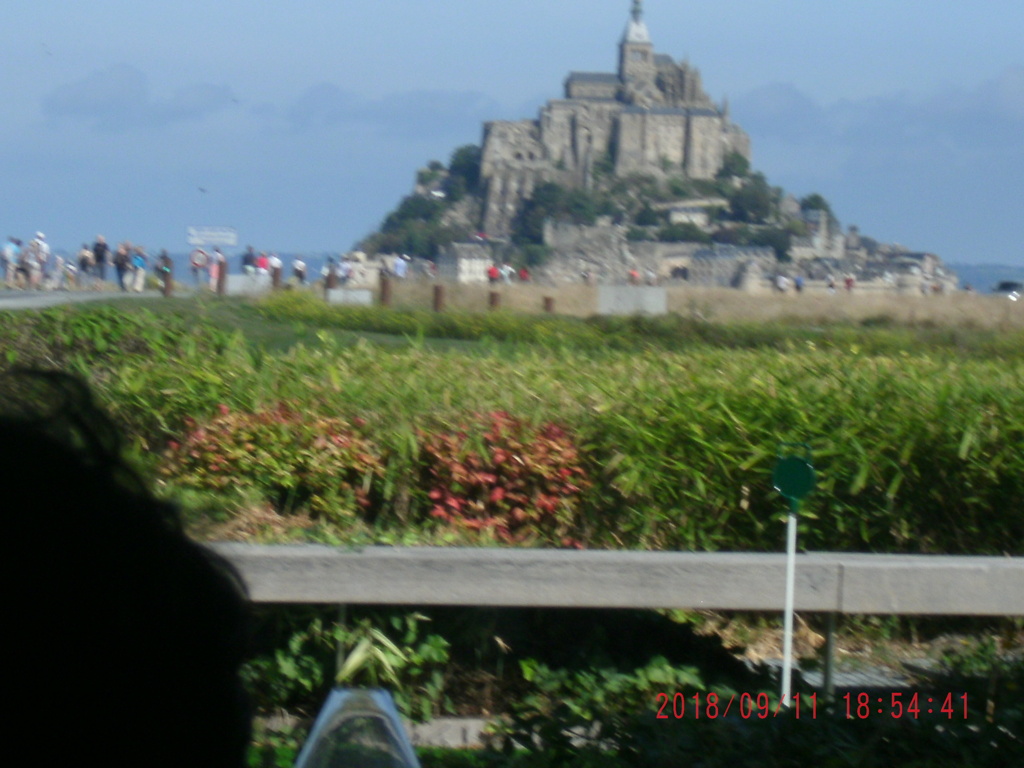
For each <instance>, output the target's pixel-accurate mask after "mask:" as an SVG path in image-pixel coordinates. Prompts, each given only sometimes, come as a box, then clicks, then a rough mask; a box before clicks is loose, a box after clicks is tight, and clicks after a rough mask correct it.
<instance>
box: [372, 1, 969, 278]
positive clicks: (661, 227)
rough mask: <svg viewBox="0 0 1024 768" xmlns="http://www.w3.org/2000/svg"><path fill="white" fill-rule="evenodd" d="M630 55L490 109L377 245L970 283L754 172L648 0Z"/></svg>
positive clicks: (545, 270)
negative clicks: (479, 129)
mask: <svg viewBox="0 0 1024 768" xmlns="http://www.w3.org/2000/svg"><path fill="white" fill-rule="evenodd" d="M615 61H616V62H617V66H616V69H615V71H613V72H579V71H574V72H570V73H569V74H568V75H567V76H566V77H565V79H564V83H563V93H562V97H561V98H557V99H551V100H549V101H547V103H546V104H544V105H543V106H542V107H541V109H540V111H539V114H538V115H537V116H536V117H535V118H530V119H522V120H516V121H507V120H501V121H491V122H487V123H485V124H484V126H483V138H482V143H481V145H480V146H475V145H470V146H466V147H460V148H459V149H457V150H456V151H455V152H454V153H453V155H452V157H451V160H450V162H449V164H448V165H447V166H446V165H444V164H443V163H440V162H437V161H434V162H432V163H431V164H430V165H429V166H428V167H426V168H424V169H421V170H420V171H419V173H418V174H417V179H416V186H415V189H414V192H413V194H412V195H410V196H409V197H407V198H405V200H403V202H402V203H401V205H400V206H399V207H398V208H397V209H396V210H395V211H393V212H392V213H391V214H389V215H388V217H387V218H386V219H385V221H384V223H383V225H382V227H381V230H380V232H378V233H376V234H374V235H372V236H370V237H369V238H367V239H366V241H364V243H363V248H364V249H365V250H367V251H369V252H371V253H379V254H387V253H405V254H411V255H416V256H420V257H422V258H425V259H431V260H436V261H437V264H438V267H439V269H440V271H441V273H442V274H443V275H445V276H447V277H449V278H454V279H457V280H460V281H475V280H484V279H486V278H485V271H486V266H485V265H489V264H491V263H496V262H497V263H508V264H510V265H514V266H525V267H528V268H529V269H530V270H532V271H533V274H535V275H538V276H543V277H544V278H546V279H549V280H553V281H555V282H563V281H572V280H579V279H584V280H596V281H599V282H621V281H623V280H629V279H632V280H635V279H637V276H639V275H643V276H646V278H645V279H647V280H648V281H652V280H657V281H663V280H680V281H687V282H689V283H691V284H694V285H709V286H731V287H737V288H745V289H755V288H758V287H766V286H773V285H780V284H784V283H785V281H789V280H792V281H794V282H796V283H798V284H803V283H805V282H806V283H808V284H810V283H814V282H819V283H821V284H822V285H825V286H829V287H832V288H834V287H835V286H837V285H843V284H849V281H851V280H852V281H855V282H856V283H857V284H860V285H863V286H868V285H870V286H873V287H875V288H880V289H887V290H894V291H901V292H911V291H913V292H918V291H919V292H944V291H948V290H952V289H953V288H955V287H956V282H957V281H956V277H955V275H953V274H952V273H951V272H950V271H949V270H948V269H947V268H946V267H945V266H944V265H943V263H942V261H941V259H940V258H939V257H938V256H936V255H935V254H931V253H923V252H915V251H913V250H911V249H909V248H906V247H903V246H899V245H890V244H884V243H880V242H878V241H876V240H874V239H872V238H870V237H866V236H864V235H862V234H861V233H860V231H859V229H858V228H857V227H856V226H849V227H848V228H847V229H846V230H845V231H844V230H843V229H842V228H841V227H840V223H839V220H838V218H837V216H836V214H835V212H834V211H833V210H832V208H831V206H830V204H829V203H828V201H827V200H826V198H825V197H824V196H823V195H822V194H819V193H817V192H814V193H810V194H807V195H805V196H803V197H801V198H797V197H794V196H792V195H789V194H787V193H786V192H785V191H784V190H782V189H780V188H778V187H773V186H771V185H770V184H769V182H768V180H767V178H766V177H765V175H764V174H762V173H757V172H754V171H753V170H752V159H753V149H752V146H751V140H750V137H749V136H748V135H747V133H746V132H745V131H744V130H743V129H742V128H741V127H740V126H739V125H737V124H736V123H734V122H733V121H732V119H731V117H730V111H729V105H728V102H727V101H726V100H724V99H723V100H721V101H719V102H716V101H715V100H714V99H713V98H712V96H711V95H709V94H708V93H707V92H706V91H705V90H704V86H703V84H702V80H701V73H700V70H699V69H698V68H697V67H696V66H694V65H692V64H691V63H690V62H689V61H687V60H681V61H676V60H675V59H673V58H672V57H671V56H670V55H667V54H664V53H659V52H658V51H656V50H655V47H654V43H653V41H652V35H651V32H650V30H649V29H648V26H647V24H646V22H645V20H644V9H643V3H642V2H640V0H633V2H632V8H631V9H630V13H629V16H628V18H627V20H626V25H625V29H624V31H623V33H622V36H621V38H620V39H619V41H618V48H617V51H616V55H615Z"/></svg>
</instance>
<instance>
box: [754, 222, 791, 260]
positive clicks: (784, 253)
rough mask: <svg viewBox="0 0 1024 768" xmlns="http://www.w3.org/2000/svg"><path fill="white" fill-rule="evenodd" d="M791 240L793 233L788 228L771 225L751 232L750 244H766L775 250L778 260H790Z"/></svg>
mask: <svg viewBox="0 0 1024 768" xmlns="http://www.w3.org/2000/svg"><path fill="white" fill-rule="evenodd" d="M791 240H792V238H791V235H790V234H789V232H788V231H787V230H785V229H779V228H778V227H771V228H762V229H755V230H754V231H753V232H751V233H750V237H749V240H748V242H749V243H750V245H766V246H768V247H770V248H772V249H774V250H775V258H776V259H777V260H778V261H789V260H790V255H789V246H790V243H791Z"/></svg>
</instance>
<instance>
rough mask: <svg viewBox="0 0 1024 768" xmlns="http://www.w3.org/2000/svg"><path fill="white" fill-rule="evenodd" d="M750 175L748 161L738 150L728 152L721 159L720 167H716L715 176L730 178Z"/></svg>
mask: <svg viewBox="0 0 1024 768" xmlns="http://www.w3.org/2000/svg"><path fill="white" fill-rule="evenodd" d="M749 175H750V161H749V160H747V158H745V157H744V156H743V155H741V154H740V153H739V152H730V153H729V154H727V155H726V156H725V157H724V158H723V159H722V167H721V168H719V169H718V174H717V176H716V178H718V179H731V178H732V177H733V176H739V177H740V178H741V179H742V178H746V177H747V176H749Z"/></svg>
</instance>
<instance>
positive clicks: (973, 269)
mask: <svg viewBox="0 0 1024 768" xmlns="http://www.w3.org/2000/svg"><path fill="white" fill-rule="evenodd" d="M949 268H950V269H952V270H953V271H954V272H956V275H957V277H959V278H960V287H961V288H965V287H966V286H968V285H969V286H971V287H972V288H974V290H976V291H977V292H978V293H991V292H992V289H993V288H995V287H996V283H999V282H1000V281H1002V280H1016V281H1018V282H1024V265H1018V266H1015V267H1009V266H1006V265H1005V264H950V265H949Z"/></svg>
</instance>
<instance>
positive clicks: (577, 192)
mask: <svg viewBox="0 0 1024 768" xmlns="http://www.w3.org/2000/svg"><path fill="white" fill-rule="evenodd" d="M612 212H613V209H612V207H611V203H610V202H609V201H607V200H604V199H603V198H601V197H599V196H598V195H595V194H593V193H590V192H587V191H586V190H583V189H566V188H565V187H563V186H561V185H559V184H555V183H554V182H545V183H544V184H541V185H539V186H538V187H537V188H536V189H535V190H534V191H533V197H531V198H530V199H529V200H527V201H526V202H525V203H524V204H523V208H522V210H521V211H520V212H519V215H518V216H517V217H516V219H515V221H514V222H513V231H514V232H515V235H514V236H513V239H514V240H515V241H516V242H518V243H541V242H543V241H544V222H545V221H546V220H547V219H554V220H555V221H568V222H571V223H572V224H587V225H589V224H593V223H594V221H596V219H597V217H598V216H599V215H603V214H607V213H612Z"/></svg>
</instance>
